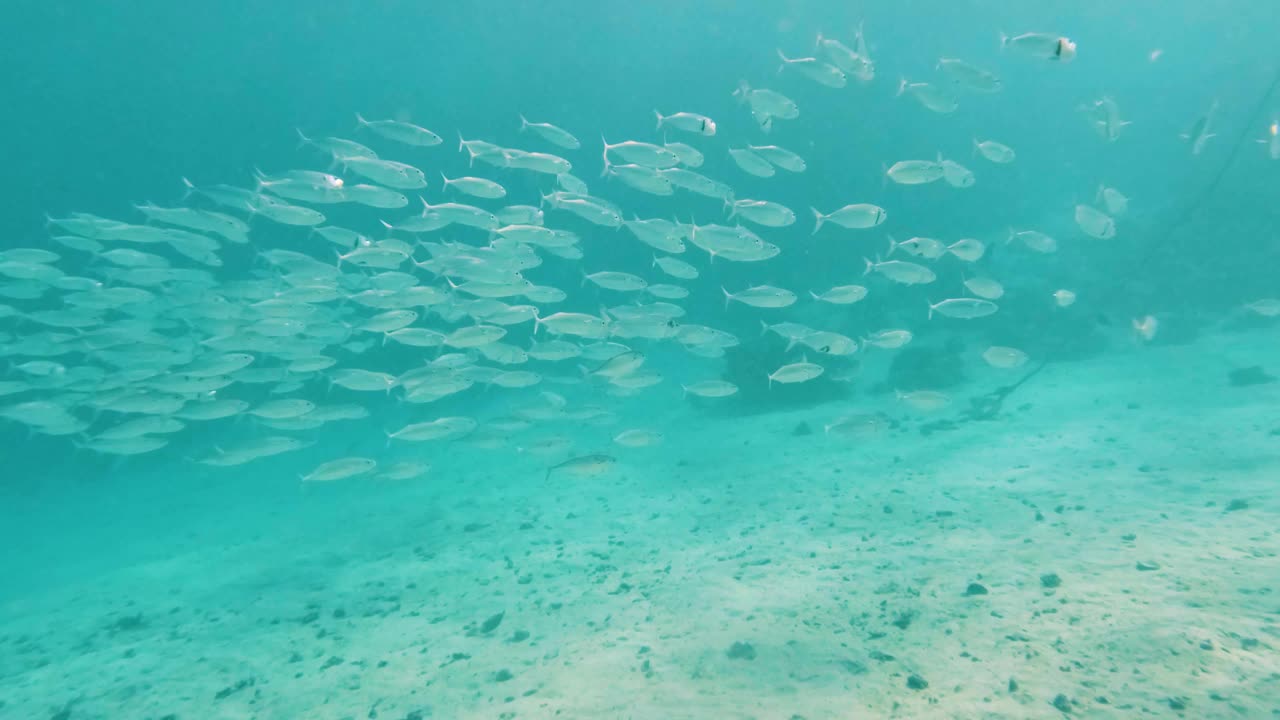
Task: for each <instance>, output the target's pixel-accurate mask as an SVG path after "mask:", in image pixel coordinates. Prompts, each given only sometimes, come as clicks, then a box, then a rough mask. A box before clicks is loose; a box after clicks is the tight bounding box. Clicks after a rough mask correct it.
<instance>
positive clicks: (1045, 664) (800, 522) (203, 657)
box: [0, 337, 1280, 720]
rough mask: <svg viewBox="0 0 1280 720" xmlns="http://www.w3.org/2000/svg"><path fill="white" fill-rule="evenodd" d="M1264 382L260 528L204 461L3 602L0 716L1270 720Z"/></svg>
mask: <svg viewBox="0 0 1280 720" xmlns="http://www.w3.org/2000/svg"><path fill="white" fill-rule="evenodd" d="M1247 342H1253V343H1254V345H1249V344H1247ZM1265 358H1266V345H1265V344H1263V342H1262V340H1261V339H1253V340H1251V341H1250V340H1248V339H1247V338H1245V337H1237V338H1234V339H1233V338H1214V339H1206V340H1203V341H1201V343H1200V344H1198V345H1196V346H1164V347H1149V348H1142V349H1134V350H1133V351H1131V352H1126V353H1121V354H1119V355H1108V356H1106V357H1103V358H1098V359H1096V360H1092V361H1087V362H1081V363H1072V364H1069V365H1057V366H1050V367H1049V368H1048V369H1047V370H1046V371H1045V372H1044V373H1043V374H1042V375H1041V376H1040V377H1039V378H1037V379H1036V380H1035V381H1033V383H1031V384H1030V385H1028V386H1027V387H1026V388H1025V389H1023V390H1020V391H1019V393H1018V394H1016V395H1014V396H1013V397H1012V398H1011V399H1010V400H1009V402H1008V404H1007V405H1006V406H1005V407H1004V411H1003V412H1002V413H1001V414H1000V415H999V416H997V417H996V418H995V419H992V420H989V421H974V422H967V423H958V424H956V425H954V426H947V425H946V424H945V423H943V424H941V425H933V426H931V427H933V428H934V431H933V432H929V433H928V434H922V433H921V432H920V428H921V427H922V423H931V422H934V421H935V420H937V419H938V417H942V418H946V417H954V416H955V412H953V411H952V412H948V411H944V412H943V413H941V414H940V415H939V416H936V417H927V418H914V419H911V420H909V421H906V422H903V423H901V424H899V425H896V426H895V427H893V428H888V429H885V430H883V431H882V432H878V433H874V432H873V433H866V434H861V435H854V436H846V435H842V434H837V433H833V434H832V435H829V436H828V435H825V434H824V433H823V426H824V425H826V424H828V423H830V422H832V421H833V420H834V419H835V418H837V417H839V416H840V415H842V414H845V413H848V412H850V409H849V406H845V407H842V406H841V404H837V403H829V404H826V405H822V406H819V407H816V408H809V409H805V410H797V411H789V412H780V413H770V414H763V415H754V416H748V417H729V418H725V417H710V416H708V415H707V414H706V413H703V412H699V411H698V410H696V409H695V408H692V407H685V408H683V409H682V410H681V411H679V412H678V413H677V414H675V415H674V416H672V417H670V418H667V419H666V420H665V422H664V426H663V429H664V431H665V433H666V438H667V439H666V442H665V443H664V444H663V445H661V446H658V447H655V448H645V449H638V450H626V451H625V452H623V450H624V449H622V448H618V449H616V450H615V451H613V452H615V454H616V455H618V457H619V460H620V463H619V465H618V467H617V468H616V469H615V470H613V471H611V472H610V473H609V474H607V475H603V476H600V477H594V478H572V477H557V476H555V475H553V476H552V477H551V478H550V479H544V477H543V475H544V468H545V465H546V464H547V463H546V462H545V461H543V460H539V459H536V458H530V457H527V456H519V457H517V456H509V455H503V454H501V453H487V454H485V455H484V456H485V457H491V460H490V461H489V464H487V465H484V464H477V461H476V460H475V458H477V457H479V456H481V454H480V453H477V452H474V451H468V452H465V453H464V452H461V451H460V452H458V453H454V454H449V453H438V454H437V457H435V458H434V459H433V462H434V464H435V467H434V468H433V470H432V471H431V473H430V475H429V476H428V477H426V478H424V479H421V480H417V481H414V482H412V483H410V484H404V485H396V486H386V485H383V486H377V485H370V484H367V483H366V484H363V485H362V484H361V483H360V482H359V481H352V482H351V483H345V484H344V483H338V484H334V485H326V486H319V487H307V488H305V489H302V490H298V489H296V488H293V486H292V485H290V489H289V490H288V491H277V492H276V493H275V494H274V495H270V496H269V497H267V498H266V499H261V500H260V499H258V498H257V497H256V496H255V492H254V490H253V484H252V483H251V482H250V481H248V480H246V479H244V478H237V479H236V480H230V479H225V478H226V476H225V475H221V476H216V475H212V474H210V475H208V476H206V474H205V473H207V472H209V471H207V470H206V469H201V470H199V471H192V470H190V469H189V468H187V469H184V471H183V472H184V473H186V472H192V473H197V476H196V477H194V478H193V479H192V480H191V482H192V483H193V484H194V485H196V486H199V487H204V488H205V490H204V492H206V493H207V496H206V499H208V498H212V497H213V493H214V492H219V493H220V495H219V498H220V499H219V500H218V501H216V502H215V501H213V500H209V502H207V503H205V502H203V501H201V500H199V499H197V500H190V499H188V500H186V501H184V502H185V503H186V505H184V507H188V506H200V507H201V508H203V510H204V511H205V512H204V513H203V514H197V515H196V516H195V517H198V518H199V519H198V520H193V521H191V522H190V523H186V524H182V523H176V524H174V525H170V526H168V527H169V530H168V531H167V533H168V536H167V537H166V536H164V535H161V536H158V537H157V536H155V535H147V534H146V532H145V531H146V528H145V527H143V528H140V529H139V528H137V527H136V524H131V523H128V522H124V521H115V522H114V523H111V524H108V523H106V521H105V520H104V521H103V526H102V527H96V528H95V527H86V528H82V530H83V532H84V533H85V536H86V537H87V538H90V541H91V542H92V543H105V544H107V545H110V544H112V543H113V540H112V539H111V538H112V536H117V535H118V537H119V538H120V539H119V543H120V544H122V545H127V544H129V543H128V541H127V540H126V538H127V537H129V533H130V531H131V530H132V531H133V532H134V533H135V535H134V536H133V537H134V539H133V543H134V544H137V542H139V540H138V538H139V537H144V538H148V539H150V540H151V543H152V545H153V546H154V545H159V547H158V548H157V547H151V548H150V549H149V552H147V553H142V554H139V555H137V556H136V557H137V558H139V559H137V560H135V561H130V562H122V563H117V564H115V565H113V566H109V567H103V568H95V567H94V565H93V563H91V562H89V563H86V564H85V568H84V570H83V572H78V573H77V575H76V577H75V578H73V579H65V578H64V579H63V580H61V581H59V582H56V583H46V584H43V585H40V586H38V587H36V586H33V587H32V588H31V589H29V590H19V591H12V588H11V591H10V592H7V593H5V594H4V595H3V600H0V717H2V718H5V719H6V720H7V719H8V718H15V719H18V720H90V719H95V720H96V719H106V718H110V719H128V720H135V719H136V720H161V719H169V720H192V719H198V720H233V719H236V720H238V719H248V718H255V719H261V720H266V719H273V718H307V719H314V720H345V719H350V720H357V719H359V720H364V719H366V718H368V719H374V718H376V719H379V720H422V719H423V718H447V719H450V720H455V719H456V720H469V719H471V718H607V719H609V720H680V719H685V718H689V719H695V718H696V719H704V718H705V719H712V718H715V719H731V720H738V719H741V720H747V719H751V720H801V719H803V720H829V719H842V720H843V719H853V718H1020V719H1021V718H1057V717H1063V716H1070V717H1090V718H1134V717H1145V716H1151V717H1179V716H1181V717H1188V718H1262V717H1273V716H1277V715H1280V652H1278V651H1277V648H1278V647H1280V559H1278V553H1280V533H1278V530H1280V383H1270V384H1260V385H1253V386H1248V387H1233V386H1231V385H1230V384H1229V383H1228V382H1227V378H1226V372H1227V370H1229V369H1230V368H1231V367H1232V366H1233V365H1238V364H1246V365H1247V364H1253V363H1256V362H1263V361H1264V360H1265ZM1272 361H1274V357H1272ZM1156 368H1161V369H1162V370H1160V371H1158V372H1157V371H1156V370H1155V369H1156ZM1006 379H1007V378H1006ZM991 380H992V382H990V383H988V384H989V385H995V384H998V383H996V381H995V379H994V376H992V378H991ZM978 391H981V388H979V389H978ZM965 394H966V393H965V392H958V393H957V398H958V399H957V402H959V401H960V399H961V398H963V397H964V396H965ZM854 402H855V403H856V404H857V406H858V407H857V411H858V412H866V411H868V410H877V409H880V410H884V411H885V412H887V413H889V414H891V415H893V416H895V417H898V418H901V417H904V416H905V415H906V414H905V413H904V412H903V409H902V407H901V406H900V405H897V404H895V403H894V401H893V400H892V399H891V398H889V397H882V398H872V399H871V400H865V399H858V400H855V401H854ZM868 403H872V404H873V405H875V407H868V405H867V404H868ZM952 410H954V408H952ZM801 424H803V425H805V426H807V428H808V429H810V430H812V432H809V433H806V432H805V431H804V430H805V428H802V427H800V426H801ZM617 429H618V428H615V429H614V431H616V430H617ZM603 437H606V438H607V437H608V435H604V436H603ZM459 447H463V446H459ZM467 458H470V459H467ZM513 458H514V459H513ZM281 467H282V468H283V467H286V465H285V464H282V465H281ZM254 472H257V471H256V470H255V471H254ZM281 472H282V473H283V472H284V471H283V470H282V471H281ZM212 477H222V478H224V479H223V480H210V479H209V478H212ZM185 481H186V480H185V478H183V477H182V476H180V475H175V476H174V477H173V478H172V479H171V480H170V482H171V483H173V484H175V485H176V484H180V483H183V482H185ZM256 482H259V483H260V482H264V481H263V480H262V479H261V478H259V479H258V480H256ZM289 482H293V481H289ZM280 483H281V484H284V483H285V481H283V480H280ZM232 489H234V492H230V491H231V490H232ZM174 492H175V494H176V493H177V492H178V491H177V490H175V491H174ZM245 508H253V511H252V512H250V511H248V510H246V509H245ZM188 509H189V508H188ZM28 510H29V509H28ZM153 512H155V513H161V514H163V513H164V512H165V510H164V509H163V508H157V509H155V510H154V511H153ZM90 525H92V524H90ZM28 526H35V527H40V526H38V525H30V524H29V525H28ZM59 528H61V529H59ZM43 532H46V533H48V534H49V535H48V536H42V535H40V534H39V532H37V533H35V534H34V535H33V534H32V532H30V531H28V532H26V534H25V535H24V538H25V542H26V543H27V545H26V546H25V547H27V548H41V547H43V546H45V545H57V544H58V543H60V542H63V541H64V540H65V538H61V537H60V538H55V537H54V535H55V534H57V535H59V536H63V535H68V534H74V533H75V532H76V531H75V530H74V529H66V528H65V527H63V526H58V527H57V528H55V527H48V528H45V529H44V530H43ZM68 542H69V544H68V545H67V547H68V548H76V547H80V550H79V552H80V553H81V554H83V552H84V550H83V548H84V547H88V546H89V544H88V542H86V543H82V544H81V545H79V546H77V545H76V544H75V543H74V542H70V541H68ZM10 548H11V549H12V550H15V552H18V551H22V550H23V547H21V546H20V547H17V548H14V547H13V545H12V544H11V546H10ZM33 552H35V551H34V550H33ZM67 552H70V550H67ZM44 555H48V556H49V557H55V556H56V553H54V552H52V551H51V552H48V553H44V554H43V555H41V557H44ZM11 577H12V575H11Z"/></svg>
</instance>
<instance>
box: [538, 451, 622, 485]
mask: <svg viewBox="0 0 1280 720" xmlns="http://www.w3.org/2000/svg"><path fill="white" fill-rule="evenodd" d="M617 464H618V459H617V458H615V457H613V456H612V455H605V454H603V453H594V454H591V455H582V456H579V457H575V458H570V459H568V460H565V461H564V462H562V463H560V464H559V465H552V466H551V467H549V468H547V474H546V476H545V477H543V482H546V481H548V480H550V479H551V475H552V473H555V472H560V473H564V474H567V475H573V476H575V477H594V476H596V475H602V474H604V473H605V472H608V471H609V470H610V469H612V468H613V467H614V466H615V465H617Z"/></svg>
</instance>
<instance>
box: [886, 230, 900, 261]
mask: <svg viewBox="0 0 1280 720" xmlns="http://www.w3.org/2000/svg"><path fill="white" fill-rule="evenodd" d="M886 237H888V238H889V252H887V253H885V254H884V256H885V257H889V256H890V255H892V254H893V251H894V250H897V249H898V241H897V240H894V239H893V236H892V235H886Z"/></svg>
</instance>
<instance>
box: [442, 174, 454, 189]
mask: <svg viewBox="0 0 1280 720" xmlns="http://www.w3.org/2000/svg"><path fill="white" fill-rule="evenodd" d="M440 182H442V183H444V184H443V186H442V187H441V188H440V189H441V190H448V189H449V183H451V182H453V181H452V180H450V179H449V176H448V175H445V174H444V171H443V170H441V171H440Z"/></svg>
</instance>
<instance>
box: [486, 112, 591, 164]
mask: <svg viewBox="0 0 1280 720" xmlns="http://www.w3.org/2000/svg"><path fill="white" fill-rule="evenodd" d="M520 132H532V133H533V134H535V135H537V136H538V137H540V138H542V139H543V140H546V141H547V142H549V143H551V144H552V145H558V146H560V147H562V148H565V149H566V150H577V149H578V148H580V147H582V143H581V142H580V141H579V140H578V138H576V137H574V136H573V133H570V132H569V131H568V130H565V129H564V128H561V127H558V126H556V125H552V124H551V123H548V122H529V119H528V118H526V117H525V116H524V115H523V114H522V115H520ZM473 157H475V156H473Z"/></svg>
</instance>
